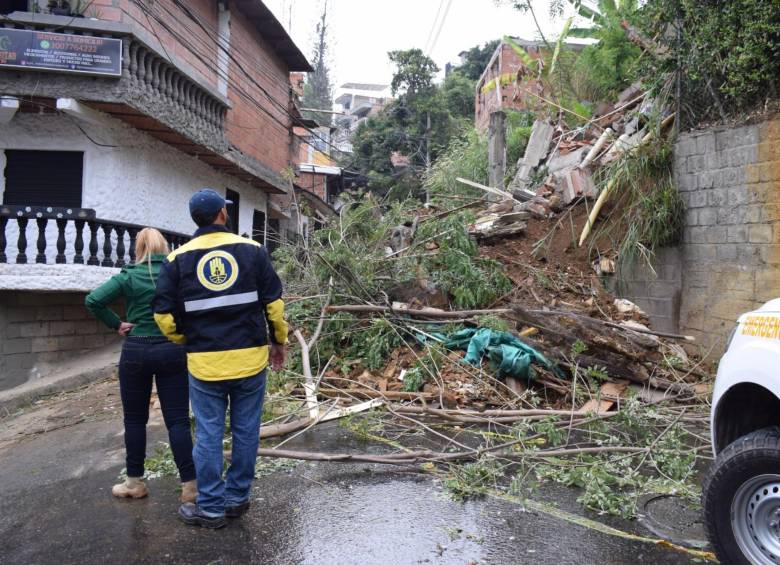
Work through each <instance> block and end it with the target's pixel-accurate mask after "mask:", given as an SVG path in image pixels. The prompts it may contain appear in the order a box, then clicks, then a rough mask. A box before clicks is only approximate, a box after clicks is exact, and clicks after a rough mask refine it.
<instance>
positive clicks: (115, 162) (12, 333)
mask: <svg viewBox="0 0 780 565" xmlns="http://www.w3.org/2000/svg"><path fill="white" fill-rule="evenodd" d="M64 4H65V5H66V8H65V9H64V12H63V13H62V15H60V14H53V13H47V12H48V9H47V6H48V2H46V1H43V0H41V1H36V0H30V1H29V2H28V1H22V2H19V1H12V2H4V3H2V4H0V11H1V12H2V14H0V16H2V18H3V19H2V22H1V23H0V26H2V27H0V47H2V49H0V344H1V345H0V349H1V351H0V354H2V357H0V390H3V389H4V388H7V387H9V386H13V385H14V384H18V383H19V382H23V381H24V380H25V379H27V378H28V376H29V375H30V374H38V373H40V371H39V369H40V367H41V366H42V364H45V363H46V362H51V361H56V360H58V359H62V358H64V357H67V356H69V355H73V354H76V353H78V352H81V351H84V350H86V349H90V348H92V347H94V346H95V345H100V344H103V343H105V341H106V340H111V339H113V337H112V336H110V335H109V334H108V333H107V332H104V331H103V330H102V329H101V328H100V327H99V326H98V325H97V324H96V323H95V322H94V321H93V320H91V319H90V318H88V317H87V314H86V311H85V310H84V309H83V308H81V307H80V304H81V303H82V302H83V297H84V292H85V291H87V290H89V289H91V288H93V287H94V286H96V285H97V284H99V283H100V282H102V281H103V280H106V279H107V278H108V277H110V276H111V275H112V274H114V273H115V272H118V268H119V267H121V266H122V265H124V264H127V263H129V262H131V261H132V260H133V258H134V250H133V246H134V239H135V234H136V233H137V232H138V231H139V230H140V228H141V227H143V226H152V227H156V228H158V229H161V231H163V232H164V233H165V234H166V237H167V238H168V239H169V241H170V242H171V244H172V245H173V246H176V245H180V244H181V243H182V242H184V241H186V239H187V238H188V237H189V234H191V232H192V231H193V229H194V227H195V226H194V224H193V223H192V222H191V220H190V218H189V214H188V211H187V201H188V199H189V196H190V195H191V194H192V192H194V191H195V190H196V189H197V188H199V187H202V186H211V187H213V188H215V189H217V190H220V191H222V192H223V193H224V194H226V195H227V196H228V197H229V198H231V199H232V200H233V201H234V204H233V205H232V207H231V209H230V212H231V218H232V220H233V225H232V229H233V230H234V231H235V232H236V233H239V234H246V235H247V236H251V237H253V238H255V239H257V240H259V241H263V242H265V241H266V239H267V237H266V234H267V232H268V229H269V227H270V228H274V227H275V229H276V231H277V232H278V233H283V232H285V231H286V230H287V229H295V228H296V222H295V218H293V217H292V211H291V210H290V208H291V202H292V195H291V193H290V192H291V190H292V188H291V185H290V183H289V181H288V180H285V178H284V176H283V173H284V171H285V170H287V169H288V168H289V167H290V166H291V165H292V164H293V163H294V162H295V160H296V153H295V152H296V151H297V144H296V143H294V135H293V116H294V113H293V100H292V95H291V91H290V84H289V75H290V72H292V71H300V72H307V71H310V70H311V68H310V66H309V63H308V62H307V60H306V58H305V57H304V55H303V54H302V53H301V51H300V50H299V49H298V48H297V47H296V45H295V44H294V43H293V41H292V40H291V39H290V37H289V36H288V35H287V33H286V32H285V30H284V28H283V26H282V25H281V24H280V23H279V22H278V21H277V20H276V18H275V17H274V16H273V14H272V13H271V11H270V10H269V9H268V8H267V7H266V6H265V5H264V3H263V2H261V1H260V0H231V1H229V2H228V1H224V0H220V1H217V0H188V1H186V2H184V1H181V0H156V1H154V2H149V1H147V0H93V1H92V2H90V3H84V2H82V3H81V4H82V5H87V4H89V8H87V11H86V12H85V13H83V14H76V13H73V11H72V10H71V9H70V8H67V5H68V3H64ZM70 4H72V5H75V3H72V2H71V3H70ZM65 12H68V13H65ZM81 16H84V17H81ZM44 292H45V293H46V295H45V297H44V296H43V294H42V293H44Z"/></svg>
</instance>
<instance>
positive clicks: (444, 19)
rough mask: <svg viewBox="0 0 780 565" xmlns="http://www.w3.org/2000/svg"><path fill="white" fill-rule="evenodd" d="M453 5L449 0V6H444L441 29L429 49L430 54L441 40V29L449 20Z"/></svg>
mask: <svg viewBox="0 0 780 565" xmlns="http://www.w3.org/2000/svg"><path fill="white" fill-rule="evenodd" d="M451 6H452V0H447V7H446V8H444V14H443V15H442V17H441V21H440V22H439V29H438V31H437V32H436V36H435V37H434V38H433V43H431V46H430V48H429V49H428V55H429V56H430V54H431V53H433V49H434V48H435V47H436V43H438V41H439V35H441V30H442V29H443V28H444V22H445V21H446V20H447V14H449V12H450V7H451Z"/></svg>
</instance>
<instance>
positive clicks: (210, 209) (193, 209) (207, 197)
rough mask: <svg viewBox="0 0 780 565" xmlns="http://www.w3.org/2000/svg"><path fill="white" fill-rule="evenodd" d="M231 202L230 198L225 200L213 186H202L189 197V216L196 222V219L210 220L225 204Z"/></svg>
mask: <svg viewBox="0 0 780 565" xmlns="http://www.w3.org/2000/svg"><path fill="white" fill-rule="evenodd" d="M232 203H233V202H232V201H230V200H225V198H223V197H222V196H221V195H220V194H219V193H218V192H217V191H216V190H214V189H213V188H202V189H200V190H199V191H198V192H196V193H195V194H193V195H192V198H190V216H192V219H193V220H195V222H196V223H197V221H198V220H210V219H212V218H214V216H216V215H217V212H219V211H220V210H222V208H224V207H225V204H232Z"/></svg>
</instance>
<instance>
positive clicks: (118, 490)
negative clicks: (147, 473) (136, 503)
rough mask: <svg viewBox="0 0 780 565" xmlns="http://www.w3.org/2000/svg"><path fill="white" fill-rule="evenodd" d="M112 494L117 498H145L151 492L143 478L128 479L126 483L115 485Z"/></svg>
mask: <svg viewBox="0 0 780 565" xmlns="http://www.w3.org/2000/svg"><path fill="white" fill-rule="evenodd" d="M111 494H113V495H114V496H116V497H117V498H143V497H145V496H147V495H148V494H149V490H148V489H147V488H146V485H145V484H144V482H143V481H142V480H141V477H127V479H125V482H123V483H119V484H118V485H114V488H112V489H111Z"/></svg>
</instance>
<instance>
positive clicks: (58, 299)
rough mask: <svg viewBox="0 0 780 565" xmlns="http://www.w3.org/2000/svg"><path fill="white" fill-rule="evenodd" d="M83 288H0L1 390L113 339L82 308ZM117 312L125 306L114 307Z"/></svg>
mask: <svg viewBox="0 0 780 565" xmlns="http://www.w3.org/2000/svg"><path fill="white" fill-rule="evenodd" d="M85 296H86V293H83V292H47V293H42V292H26V291H2V292H0V391H1V390H7V389H9V388H13V387H15V386H18V385H21V384H23V383H25V382H27V381H28V380H29V379H30V378H35V377H40V376H44V375H45V371H46V370H47V368H51V366H52V364H56V363H57V362H58V361H61V360H63V359H66V358H70V357H74V356H77V355H79V354H81V353H84V352H87V351H90V350H93V349H95V348H97V347H101V346H104V345H108V344H111V343H114V342H117V341H118V340H119V339H120V338H119V336H118V335H117V334H116V333H114V332H113V331H111V330H109V329H108V328H106V327H105V326H103V324H101V323H100V322H98V321H97V320H96V319H95V318H93V317H92V316H91V315H90V313H89V312H88V311H87V309H86V308H85V307H84V298H85ZM114 310H115V311H116V312H117V313H120V315H121V312H122V311H123V308H122V307H121V306H119V305H117V306H116V307H115V308H114Z"/></svg>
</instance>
